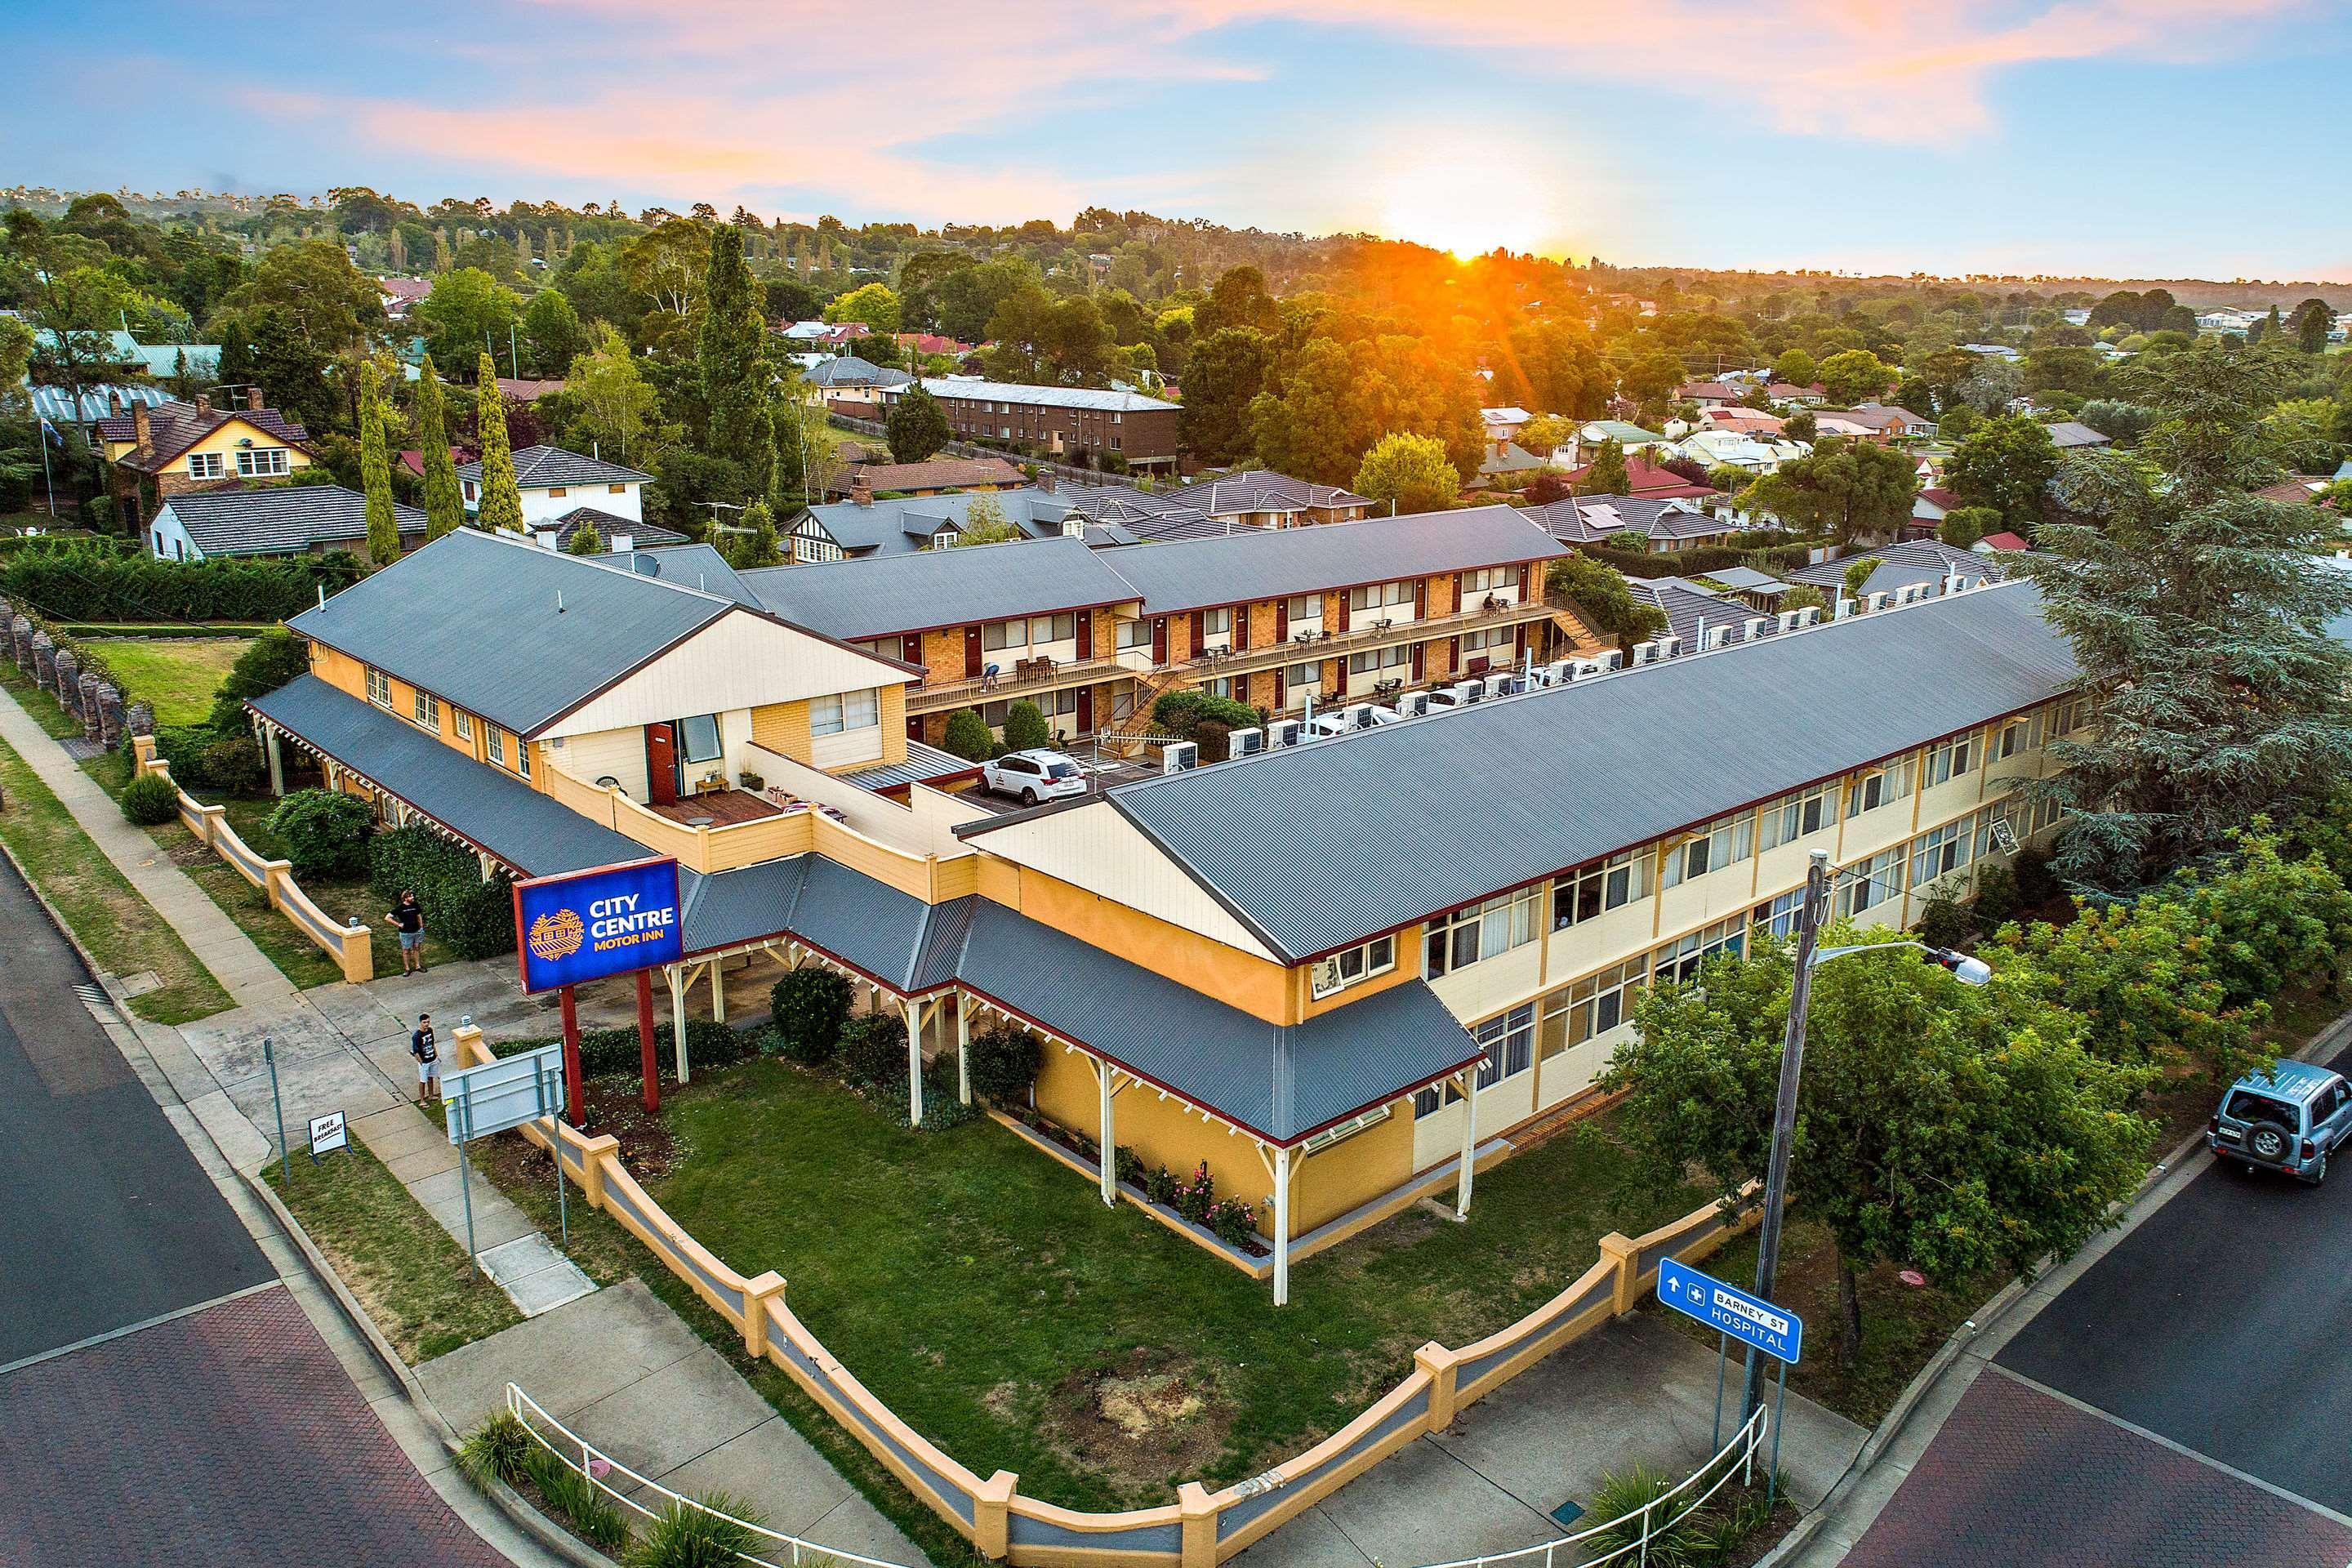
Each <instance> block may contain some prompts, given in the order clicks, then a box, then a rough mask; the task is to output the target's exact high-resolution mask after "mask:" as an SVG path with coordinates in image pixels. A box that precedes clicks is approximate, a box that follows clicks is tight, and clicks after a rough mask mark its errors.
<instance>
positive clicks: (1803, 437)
mask: <svg viewBox="0 0 2352 1568" xmlns="http://www.w3.org/2000/svg"><path fill="white" fill-rule="evenodd" d="M1821 429H1822V426H1821V421H1820V420H1819V419H1818V418H1816V417H1815V416H1814V415H1813V411H1812V410H1811V409H1810V408H1800V409H1798V410H1797V411H1796V412H1795V413H1794V414H1791V415H1790V416H1788V417H1787V418H1786V419H1783V420H1782V421H1780V434H1781V435H1783V436H1785V437H1788V438H1789V439H1790V440H1791V441H1811V440H1813V439H1815V438H1817V437H1819V436H1820V435H1821Z"/></svg>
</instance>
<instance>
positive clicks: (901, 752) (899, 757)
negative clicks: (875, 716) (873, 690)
mask: <svg viewBox="0 0 2352 1568" xmlns="http://www.w3.org/2000/svg"><path fill="white" fill-rule="evenodd" d="M880 707H881V710H882V763H883V765H885V766H887V765H888V764H890V763H903V762H905V761H906V760H907V689H906V687H905V686H903V685H899V686H885V687H883V688H882V700H881V703H880ZM864 765H865V766H867V767H872V766H874V764H873V763H866V764H864Z"/></svg>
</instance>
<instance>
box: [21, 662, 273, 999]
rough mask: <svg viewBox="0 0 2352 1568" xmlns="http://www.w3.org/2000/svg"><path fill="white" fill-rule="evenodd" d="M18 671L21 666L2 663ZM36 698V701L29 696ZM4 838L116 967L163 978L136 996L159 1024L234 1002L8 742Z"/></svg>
mask: <svg viewBox="0 0 2352 1568" xmlns="http://www.w3.org/2000/svg"><path fill="white" fill-rule="evenodd" d="M0 668H6V669H9V670H11V671H12V672H13V668H14V667H13V666H0ZM28 706H30V704H28ZM0 790H5V794H6V797H7V805H6V808H5V810H0V840H5V842H6V844H7V846H8V848H9V850H10V852H11V853H13V854H14V855H15V856H16V859H17V860H18V862H19V863H21V864H22V865H23V866H24V868H25V870H26V874H27V875H28V876H29V877H31V879H33V881H34V883H35V884H36V885H37V887H39V889H41V891H42V893H44V894H45V895H47V898H48V900H49V902H50V903H52V904H54V905H55V906H57V910H58V913H59V914H60V915H62V916H63V917H64V918H65V921H66V923H67V924H68V925H69V926H71V927H72V928H73V930H74V933H75V934H76V935H77V936H79V938H80V939H81V942H82V945H83V946H84V947H87V948H88V949H89V951H90V953H91V955H92V956H93V957H95V958H96V959H97V960H98V962H99V963H100V966H101V967H103V968H105V969H106V970H108V971H109V972H110V973H114V974H118V975H121V974H136V973H140V972H141V971H142V970H150V969H152V970H153V971H154V972H155V973H156V974H157V975H158V976H160V977H161V978H162V980H163V985H162V986H161V987H159V988H158V989H156V990H153V991H150V992H148V993H147V994H145V995H143V996H135V997H133V998H131V1011H132V1012H134V1013H136V1014H138V1015H139V1016H141V1017H142V1018H149V1019H152V1020H153V1021H154V1022H156V1023H159V1024H185V1023H189V1022H191V1021H193V1020H194V1019H197V1018H202V1017H205V1016H208V1015H210V1014H214V1013H217V1012H220V1011H221V1010H222V1009H223V1008H226V1006H228V1005H229V998H228V993H227V992H226V991H224V990H222V989H221V986H220V982H218V981H216V980H215V979H214V978H213V977H212V974H211V973H210V972H209V971H208V970H206V969H205V966H204V965H203V964H202V963H198V962H197V959H196V955H195V954H194V953H193V952H189V951H188V945H187V943H185V942H182V941H181V940H180V935H179V933H178V932H177V931H173V929H172V928H171V926H170V925H168V924H166V923H165V922H164V920H163V916H161V915H159V914H157V913H156V912H155V910H154V909H153V908H152V906H151V905H150V904H149V903H148V902H147V900H145V899H143V898H141V897H140V896H139V893H138V891H137V890H136V889H133V888H132V887H131V884H130V882H128V881H127V880H125V879H124V878H123V875H122V873H121V872H120V871H118V870H116V869H115V868H114V863H113V862H112V861H110V860H109V859H108V858H106V857H105V855H104V854H103V853H101V852H100V849H99V847H98V846H97V845H95V844H92V843H91V842H90V840H89V835H88V834H87V833H84V832H83V831H82V830H81V825H80V824H79V823H78V822H76V821H75V820H74V819H73V814H72V813H71V812H68V810H66V808H65V803H64V802H62V801H60V800H58V797H57V796H56V795H53V794H51V793H50V791H49V787H48V786H47V784H43V783H42V782H41V781H40V778H39V777H38V775H37V774H36V773H34V772H33V770H32V767H31V765H30V764H29V763H26V761H25V760H24V759H23V758H22V757H19V756H18V755H17V754H16V752H14V751H12V750H10V749H9V748H7V747H6V746H5V745H0Z"/></svg>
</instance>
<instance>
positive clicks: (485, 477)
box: [474, 353, 522, 533]
mask: <svg viewBox="0 0 2352 1568" xmlns="http://www.w3.org/2000/svg"><path fill="white" fill-rule="evenodd" d="M474 406H475V409H476V411H477V414H478V423H479V426H480V428H479V430H478V432H477V433H476V434H477V437H478V439H479V440H480V442H481V444H482V500H481V504H480V505H479V506H478V507H477V508H476V509H475V511H474V516H475V518H476V519H477V521H479V522H480V523H481V525H482V526H483V527H484V528H492V529H504V530H506V531H509V532H510V533H520V532H521V531H522V491H521V489H520V488H518V487H517V486H516V484H515V471H514V452H513V449H512V448H511V447H509V446H508V444H507V401H506V399H505V398H504V397H503V396H501V395H499V367H498V363H497V362H496V361H495V360H493V359H491V358H490V356H489V355H488V354H487V353H485V354H484V355H482V360H481V368H480V371H479V373H478V384H477V385H476V386H475V388H474Z"/></svg>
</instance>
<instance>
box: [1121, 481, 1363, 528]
mask: <svg viewBox="0 0 2352 1568" xmlns="http://www.w3.org/2000/svg"><path fill="white" fill-rule="evenodd" d="M1150 493H1151V494H1152V495H1153V496H1154V497H1155V498H1159V497H1164V498H1166V500H1168V501H1170V502H1172V503H1174V504H1176V505H1180V506H1186V507H1191V508H1193V509H1194V510H1199V511H1201V512H1203V513H1205V514H1207V515H1208V516H1210V517H1213V518H1214V519H1216V520H1217V521H1220V522H1230V523H1232V524H1234V526H1235V527H1239V528H1300V527H1305V526H1307V525H1308V524H1311V523H1318V522H1353V521H1355V520H1356V519H1358V518H1360V517H1366V516H1369V515H1370V512H1371V510H1372V503H1371V500H1370V498H1369V497H1365V496H1360V495H1358V494H1356V493H1355V492H1354V491H1353V490H1349V489H1341V488H1340V487H1339V486H1338V485H1318V484H1316V483H1315V482H1314V481H1312V480H1310V479H1292V478H1291V477H1290V476H1289V475H1288V474H1278V473H1276V472H1275V471H1274V470H1273V469H1271V468H1244V469H1242V470H1241V471H1240V472H1238V473H1231V474H1225V475H1223V476H1221V477H1219V478H1217V479H1202V480H1201V481H1199V482H1198V483H1195V484H1190V485H1186V486H1183V487H1182V488H1181V489H1171V490H1155V491H1152V492H1150Z"/></svg>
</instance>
